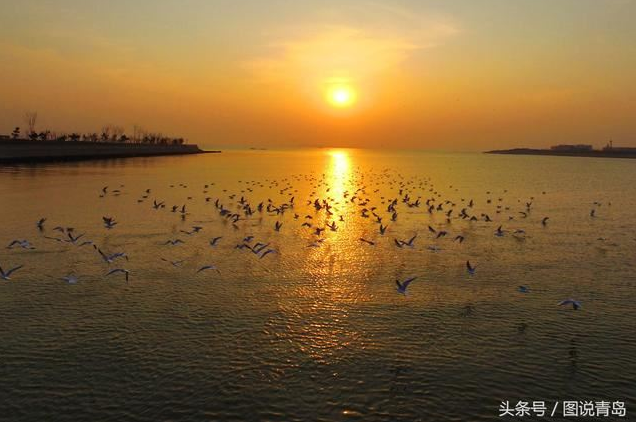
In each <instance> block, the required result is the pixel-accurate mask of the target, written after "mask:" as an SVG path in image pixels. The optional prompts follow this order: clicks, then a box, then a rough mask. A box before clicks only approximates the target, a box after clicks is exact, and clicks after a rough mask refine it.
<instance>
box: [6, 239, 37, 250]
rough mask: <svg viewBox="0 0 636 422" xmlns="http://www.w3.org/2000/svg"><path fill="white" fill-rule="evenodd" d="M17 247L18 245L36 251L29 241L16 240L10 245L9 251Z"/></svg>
mask: <svg viewBox="0 0 636 422" xmlns="http://www.w3.org/2000/svg"><path fill="white" fill-rule="evenodd" d="M15 245H18V246H19V247H21V248H22V249H35V248H34V247H33V246H32V245H31V243H29V241H28V240H14V241H13V242H11V243H9V246H7V249H13V247H14V246H15Z"/></svg>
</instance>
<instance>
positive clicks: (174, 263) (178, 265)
mask: <svg viewBox="0 0 636 422" xmlns="http://www.w3.org/2000/svg"><path fill="white" fill-rule="evenodd" d="M161 260H162V261H165V262H168V263H170V265H172V266H173V267H175V268H178V267H180V266H181V264H183V262H184V261H185V259H182V260H181V261H170V260H169V259H166V258H161Z"/></svg>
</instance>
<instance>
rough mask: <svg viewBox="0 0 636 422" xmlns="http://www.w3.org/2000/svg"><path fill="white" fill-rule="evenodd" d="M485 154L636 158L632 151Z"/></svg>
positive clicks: (529, 150) (524, 150) (520, 150)
mask: <svg viewBox="0 0 636 422" xmlns="http://www.w3.org/2000/svg"><path fill="white" fill-rule="evenodd" d="M484 153H485V154H510V155H554V156H558V157H594V158H632V159H633V158H636V152H631V151H620V150H616V151H611V150H610V151H607V150H592V151H558V150H557V151H555V150H550V149H532V148H514V149H503V150H494V151H485V152H484Z"/></svg>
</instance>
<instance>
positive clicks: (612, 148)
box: [603, 140, 636, 153]
mask: <svg viewBox="0 0 636 422" xmlns="http://www.w3.org/2000/svg"><path fill="white" fill-rule="evenodd" d="M603 151H607V152H619V153H622V152H629V153H636V147H615V146H614V143H613V142H612V141H611V140H610V141H609V142H608V143H607V145H606V146H605V147H604V148H603Z"/></svg>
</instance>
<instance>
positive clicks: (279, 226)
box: [274, 221, 283, 232]
mask: <svg viewBox="0 0 636 422" xmlns="http://www.w3.org/2000/svg"><path fill="white" fill-rule="evenodd" d="M281 227H283V223H281V222H280V221H277V222H276V224H275V225H274V230H276V231H277V232H279V231H280V228H281Z"/></svg>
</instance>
